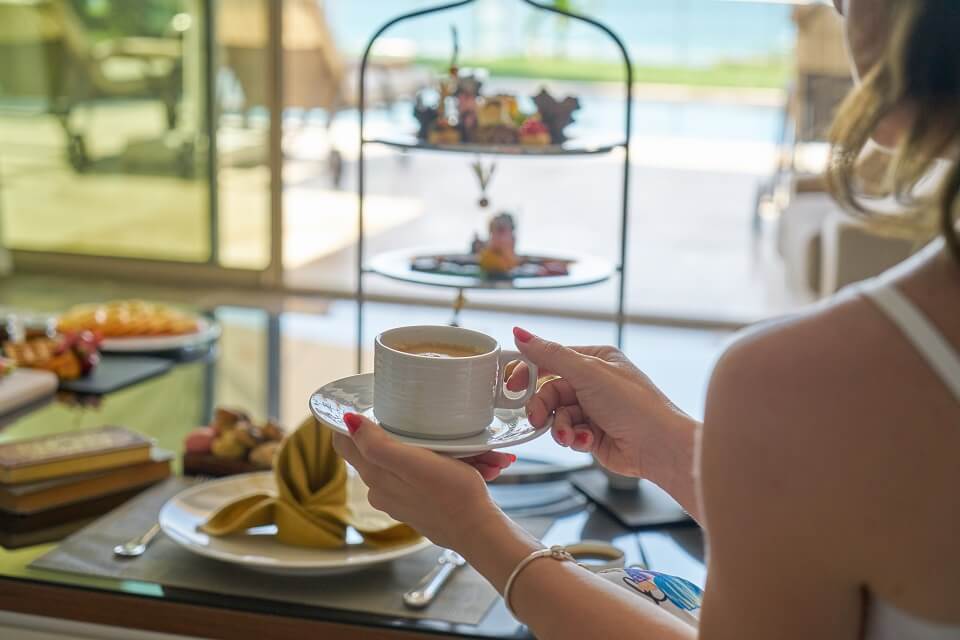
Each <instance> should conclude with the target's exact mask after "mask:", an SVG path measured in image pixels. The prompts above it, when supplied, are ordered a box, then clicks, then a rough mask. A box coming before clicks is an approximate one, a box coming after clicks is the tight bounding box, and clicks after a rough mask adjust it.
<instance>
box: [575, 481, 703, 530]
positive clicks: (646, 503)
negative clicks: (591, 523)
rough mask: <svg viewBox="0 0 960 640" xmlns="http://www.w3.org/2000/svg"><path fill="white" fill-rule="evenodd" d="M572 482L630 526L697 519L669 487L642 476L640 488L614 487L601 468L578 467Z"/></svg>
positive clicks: (640, 526)
mask: <svg viewBox="0 0 960 640" xmlns="http://www.w3.org/2000/svg"><path fill="white" fill-rule="evenodd" d="M570 482H572V483H573V486H575V487H576V488H577V489H579V490H580V491H582V492H583V493H584V494H585V495H586V496H587V497H588V498H590V499H591V500H593V501H594V502H595V503H597V504H598V505H600V506H601V507H603V509H604V510H605V511H607V513H609V514H610V515H612V516H613V517H614V518H616V519H617V521H619V522H620V524H622V525H623V526H625V527H627V528H629V529H643V528H647V527H662V526H666V525H674V524H689V523H692V522H693V520H691V519H690V516H689V515H687V512H686V511H684V510H683V507H681V506H680V505H679V504H677V501H676V500H674V499H673V498H672V497H670V494H668V493H667V492H666V491H664V490H663V489H661V488H660V487H658V486H657V485H655V484H653V483H652V482H647V481H646V480H642V481H641V482H640V485H639V488H638V489H637V490H636V491H616V490H611V489H610V488H609V486H608V484H607V477H606V476H605V475H604V474H603V471H601V470H600V469H588V470H586V471H578V472H577V473H574V474H572V475H571V476H570Z"/></svg>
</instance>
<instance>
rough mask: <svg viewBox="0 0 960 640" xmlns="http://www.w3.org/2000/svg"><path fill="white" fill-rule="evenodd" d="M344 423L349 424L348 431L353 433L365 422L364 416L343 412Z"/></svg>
mask: <svg viewBox="0 0 960 640" xmlns="http://www.w3.org/2000/svg"><path fill="white" fill-rule="evenodd" d="M343 423H344V424H345V425H347V431H349V432H350V435H353V434H355V433H356V432H357V430H358V429H359V428H360V425H362V424H363V418H362V417H360V416H359V415H357V414H356V413H345V414H343Z"/></svg>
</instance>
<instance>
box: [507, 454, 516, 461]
mask: <svg viewBox="0 0 960 640" xmlns="http://www.w3.org/2000/svg"><path fill="white" fill-rule="evenodd" d="M507 455H508V456H510V462H516V461H517V456H515V455H513V454H512V453H508V454H507Z"/></svg>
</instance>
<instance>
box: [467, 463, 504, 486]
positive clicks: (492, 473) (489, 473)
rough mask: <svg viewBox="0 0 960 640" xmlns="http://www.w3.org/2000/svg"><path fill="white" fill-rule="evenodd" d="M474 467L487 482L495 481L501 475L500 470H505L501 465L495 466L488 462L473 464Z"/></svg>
mask: <svg viewBox="0 0 960 640" xmlns="http://www.w3.org/2000/svg"><path fill="white" fill-rule="evenodd" d="M473 468H474V469H476V470H477V471H479V472H480V475H481V476H483V479H484V480H486V481H487V482H493V481H494V480H496V479H497V478H498V477H499V476H500V472H501V471H503V469H501V468H500V467H493V466H490V465H487V464H481V463H477V464H474V465H473Z"/></svg>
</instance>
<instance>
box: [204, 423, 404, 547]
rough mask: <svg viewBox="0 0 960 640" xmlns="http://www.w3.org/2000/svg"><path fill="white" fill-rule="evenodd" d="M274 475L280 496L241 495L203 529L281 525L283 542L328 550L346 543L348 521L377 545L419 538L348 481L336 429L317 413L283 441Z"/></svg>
mask: <svg viewBox="0 0 960 640" xmlns="http://www.w3.org/2000/svg"><path fill="white" fill-rule="evenodd" d="M274 477H275V478H276V482H277V494H276V495H271V494H268V493H259V494H254V495H247V496H242V497H240V498H238V499H237V500H236V501H234V502H231V503H230V504H228V505H226V506H224V507H222V508H221V509H220V510H218V511H217V512H216V513H214V514H213V515H212V516H211V517H210V519H209V520H207V522H205V523H204V524H203V525H202V526H201V527H200V528H201V530H202V531H204V532H205V533H208V534H210V535H213V536H224V535H227V534H230V533H236V532H238V531H245V530H247V529H249V528H251V527H259V526H263V525H267V524H276V525H277V539H279V540H280V541H281V542H284V543H286V544H292V545H298V546H303V547H317V548H327V549H331V548H337V547H341V546H343V544H344V541H345V539H346V533H347V526H352V527H353V528H354V529H356V530H357V531H359V532H360V534H361V535H362V536H363V538H364V541H365V542H367V543H368V544H370V545H373V546H377V547H385V546H392V545H397V544H403V543H407V542H413V541H415V540H417V539H418V538H419V537H420V536H419V534H418V533H417V532H416V531H414V530H413V529H411V528H410V527H408V526H407V525H405V524H401V523H399V522H397V521H396V520H394V519H392V518H391V517H390V516H388V515H387V514H385V513H383V512H380V511H377V510H375V509H374V508H373V507H371V506H370V503H369V502H367V491H366V487H364V486H363V484H362V483H361V482H359V481H353V480H351V481H349V482H348V479H347V469H346V464H345V463H344V461H343V460H342V459H341V458H340V456H339V455H338V454H337V452H336V451H334V449H333V432H332V431H330V429H327V428H326V427H323V426H321V425H320V424H318V423H317V421H316V420H314V419H313V418H308V419H307V420H306V421H305V422H304V423H303V424H302V425H300V427H299V428H298V429H297V430H296V431H295V432H294V433H293V434H291V435H290V436H289V437H288V438H287V439H286V441H285V442H284V443H283V445H282V446H281V448H280V451H279V453H278V454H277V459H276V461H275V462H274ZM358 480H359V479H358ZM348 487H349V489H350V490H349V491H348Z"/></svg>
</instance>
